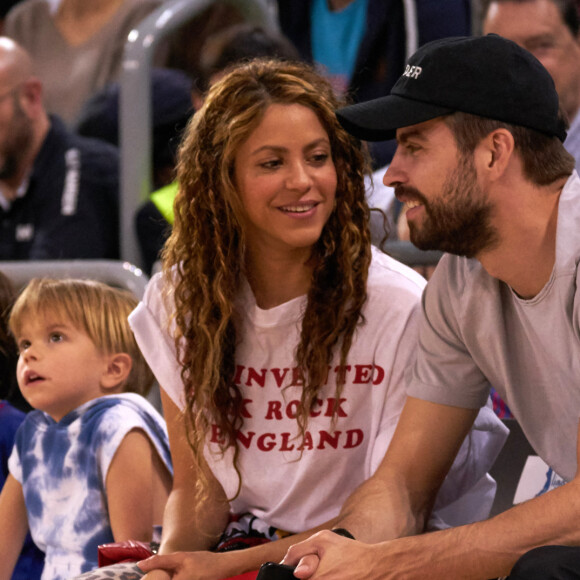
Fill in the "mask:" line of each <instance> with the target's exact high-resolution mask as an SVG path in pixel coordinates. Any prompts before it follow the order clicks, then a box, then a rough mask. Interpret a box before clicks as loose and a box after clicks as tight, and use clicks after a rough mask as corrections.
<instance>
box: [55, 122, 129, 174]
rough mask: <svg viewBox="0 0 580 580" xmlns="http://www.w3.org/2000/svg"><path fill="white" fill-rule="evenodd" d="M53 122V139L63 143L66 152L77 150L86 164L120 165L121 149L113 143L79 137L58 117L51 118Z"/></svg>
mask: <svg viewBox="0 0 580 580" xmlns="http://www.w3.org/2000/svg"><path fill="white" fill-rule="evenodd" d="M51 121H52V131H51V132H52V136H51V137H52V138H53V139H54V140H55V141H57V142H59V143H61V144H62V148H63V149H64V150H69V149H77V150H78V151H79V152H80V154H81V155H83V157H85V158H86V162H88V163H97V162H99V161H100V162H103V161H109V162H111V163H115V164H118V162H119V149H118V148H117V147H115V146H114V145H112V144H111V143H107V142H106V141H102V140H100V139H94V138H92V137H84V136H82V135H78V134H77V133H75V132H74V131H72V130H70V129H69V128H67V127H66V126H65V124H64V123H63V122H62V121H61V120H60V119H58V118H57V117H51Z"/></svg>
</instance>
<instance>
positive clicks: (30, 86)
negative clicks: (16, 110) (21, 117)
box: [19, 77, 44, 118]
mask: <svg viewBox="0 0 580 580" xmlns="http://www.w3.org/2000/svg"><path fill="white" fill-rule="evenodd" d="M19 99H20V107H21V108H22V109H23V110H24V111H25V112H26V114H27V115H28V117H29V118H36V117H37V116H38V115H39V114H41V113H43V112H44V107H43V104H42V83H41V82H40V81H39V80H38V79H37V78H35V77H31V78H29V79H27V80H26V81H24V82H23V83H22V87H21V88H20V92H19Z"/></svg>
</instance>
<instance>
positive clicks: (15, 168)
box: [0, 99, 33, 181]
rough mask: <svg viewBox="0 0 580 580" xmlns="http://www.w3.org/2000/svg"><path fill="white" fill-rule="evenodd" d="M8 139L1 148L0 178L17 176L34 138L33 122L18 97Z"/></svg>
mask: <svg viewBox="0 0 580 580" xmlns="http://www.w3.org/2000/svg"><path fill="white" fill-rule="evenodd" d="M6 133H7V136H8V139H7V140H6V141H5V142H4V145H3V147H2V148H1V150H0V180H2V181H8V180H10V179H12V178H13V177H15V176H16V175H17V174H18V172H19V170H20V167H21V163H22V158H23V157H24V156H25V155H26V153H27V152H28V151H29V149H30V147H31V145H32V140H33V132H32V123H31V121H30V119H29V118H28V117H27V116H26V114H25V113H24V111H23V110H22V108H21V107H20V104H19V103H18V100H17V99H14V115H13V116H12V120H11V121H10V125H9V127H8V128H7V130H6Z"/></svg>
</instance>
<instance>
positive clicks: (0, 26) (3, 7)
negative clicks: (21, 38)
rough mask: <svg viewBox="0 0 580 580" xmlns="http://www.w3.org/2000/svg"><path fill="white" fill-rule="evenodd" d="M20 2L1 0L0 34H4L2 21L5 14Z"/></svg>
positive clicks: (17, 0)
mask: <svg viewBox="0 0 580 580" xmlns="http://www.w3.org/2000/svg"><path fill="white" fill-rule="evenodd" d="M21 1H22V0H3V1H2V4H0V34H3V32H4V20H5V19H6V14H8V12H9V11H10V10H11V8H12V7H13V6H16V4H18V2H21Z"/></svg>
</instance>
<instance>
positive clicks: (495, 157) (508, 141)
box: [475, 129, 515, 180]
mask: <svg viewBox="0 0 580 580" xmlns="http://www.w3.org/2000/svg"><path fill="white" fill-rule="evenodd" d="M514 149H515V142H514V137H513V135H512V134H511V133H510V132H509V131H508V130H507V129H496V130H495V131H492V132H491V133H490V134H489V135H487V136H486V137H484V138H483V139H482V140H481V142H480V143H479V145H478V146H477V147H476V149H475V158H476V163H477V164H478V167H479V169H480V170H481V171H483V173H484V174H485V175H486V176H487V177H488V178H489V179H491V180H497V179H498V178H500V177H501V176H502V175H503V174H504V173H505V171H506V169H507V168H508V166H509V164H510V161H511V160H512V158H513V155H514Z"/></svg>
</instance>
